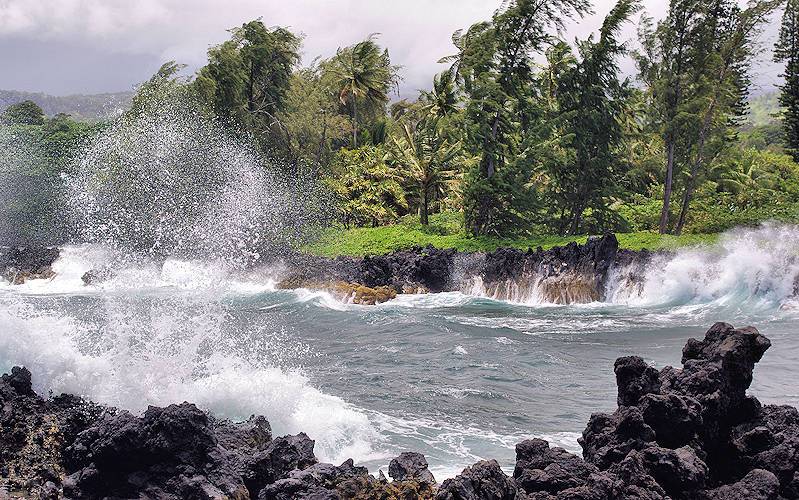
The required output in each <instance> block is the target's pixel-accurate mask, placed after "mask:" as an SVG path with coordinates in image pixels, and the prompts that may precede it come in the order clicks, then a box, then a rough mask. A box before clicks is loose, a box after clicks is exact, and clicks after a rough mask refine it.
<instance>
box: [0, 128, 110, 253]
mask: <svg viewBox="0 0 799 500" xmlns="http://www.w3.org/2000/svg"><path fill="white" fill-rule="evenodd" d="M99 128H100V126H96V125H95V126H92V125H90V124H86V123H79V122H75V121H72V120H70V119H68V118H65V117H63V116H61V117H58V118H54V119H51V120H44V121H43V122H42V123H41V124H39V125H6V124H0V200H2V203H0V235H1V236H2V238H0V240H1V241H0V244H12V245H26V244H58V243H62V242H64V241H65V240H67V239H68V238H69V237H71V236H73V229H74V228H72V227H71V225H70V224H69V220H68V218H67V217H66V216H65V215H66V214H65V201H66V200H65V199H64V193H63V186H62V175H63V174H65V173H68V172H69V171H70V168H71V166H72V156H73V154H74V153H75V152H76V151H77V150H78V148H80V147H81V146H82V145H83V144H84V143H85V142H86V141H87V140H88V138H89V137H91V136H92V135H93V134H95V133H96V132H97V131H98V130H99Z"/></svg>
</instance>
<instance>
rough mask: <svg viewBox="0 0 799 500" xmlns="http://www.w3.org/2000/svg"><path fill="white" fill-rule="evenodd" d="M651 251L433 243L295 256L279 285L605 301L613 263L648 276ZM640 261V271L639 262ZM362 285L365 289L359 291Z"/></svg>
mask: <svg viewBox="0 0 799 500" xmlns="http://www.w3.org/2000/svg"><path fill="white" fill-rule="evenodd" d="M652 255H653V254H652V253H651V252H648V251H646V250H644V251H642V252H634V251H630V250H621V251H620V250H619V243H618V241H617V240H616V237H615V236H614V235H612V234H607V235H605V236H602V237H591V238H589V239H588V241H586V243H585V244H584V245H578V244H577V243H569V244H568V245H565V246H560V247H553V248H551V249H549V250H546V251H545V250H543V249H541V248H540V247H539V248H538V249H537V250H535V251H534V250H532V249H529V250H526V251H525V250H520V249H518V248H500V249H498V250H496V251H494V252H458V251H457V250H455V249H449V250H439V249H437V248H434V247H432V246H428V247H425V248H422V247H414V248H412V249H410V250H403V251H398V252H393V253H389V254H385V255H374V256H369V255H367V256H366V257H363V258H356V257H345V256H340V257H337V258H335V259H329V258H322V257H313V256H308V255H302V256H300V255H295V256H293V257H291V258H288V259H287V260H286V262H285V265H286V272H285V274H284V278H283V280H282V281H281V282H280V283H279V285H278V287H279V288H311V289H321V290H326V291H328V292H330V293H332V294H334V295H335V296H337V297H339V298H342V299H344V300H347V301H350V302H355V303H359V304H373V303H380V302H383V301H385V300H389V299H391V298H393V296H392V295H391V294H390V293H387V292H388V291H389V290H393V292H394V294H398V293H427V292H430V293H436V292H444V291H454V290H462V291H473V290H474V289H475V288H478V289H479V291H480V293H485V294H487V295H489V296H492V297H494V298H497V299H509V300H514V299H522V298H525V297H529V296H531V295H534V294H535V295H537V296H539V297H541V298H542V299H543V300H546V301H548V302H553V303H559V304H565V303H573V302H592V301H598V300H603V299H604V298H605V292H606V289H607V282H608V278H609V274H610V270H611V268H612V267H614V266H615V267H621V268H624V269H625V270H627V271H626V274H625V275H624V276H623V278H624V279H625V280H629V281H630V283H631V284H635V283H637V282H642V281H643V278H642V276H643V269H644V268H645V267H646V265H647V264H648V263H649V261H650V259H651V256H652ZM638 267H640V268H641V270H640V272H635V269H636V268H638ZM358 290H360V291H358Z"/></svg>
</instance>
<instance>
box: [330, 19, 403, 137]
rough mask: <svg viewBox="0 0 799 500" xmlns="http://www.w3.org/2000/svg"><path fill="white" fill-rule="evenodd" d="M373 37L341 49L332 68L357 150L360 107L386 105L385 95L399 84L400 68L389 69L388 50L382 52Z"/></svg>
mask: <svg viewBox="0 0 799 500" xmlns="http://www.w3.org/2000/svg"><path fill="white" fill-rule="evenodd" d="M376 36H377V35H376V34H372V35H370V36H369V38H367V39H366V40H364V41H363V42H360V43H358V44H355V45H353V46H351V47H345V48H341V49H339V50H338V51H337V52H336V56H335V58H334V61H333V65H332V66H331V70H332V71H333V74H334V75H335V82H334V85H335V89H336V90H337V91H338V92H339V99H340V101H341V103H342V104H344V105H348V106H350V108H351V109H352V147H353V148H357V147H358V119H359V118H358V108H359V105H360V106H363V105H370V104H371V105H380V106H384V105H385V103H387V102H388V92H389V90H390V89H391V86H392V85H395V84H396V83H397V81H398V75H397V72H398V71H399V66H392V65H391V59H390V58H389V55H388V49H384V50H381V49H380V46H379V45H377V43H375V38H376Z"/></svg>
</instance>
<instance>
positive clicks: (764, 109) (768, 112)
mask: <svg viewBox="0 0 799 500" xmlns="http://www.w3.org/2000/svg"><path fill="white" fill-rule="evenodd" d="M778 96H779V91H777V90H775V91H773V92H768V93H766V94H762V95H759V96H754V97H751V98H750V99H749V116H748V117H747V122H749V123H750V124H752V125H753V126H755V127H759V126H761V125H768V124H769V123H771V122H773V121H776V120H777V119H776V118H775V117H774V115H775V114H777V113H779V111H780V105H779V103H778V102H777V97H778Z"/></svg>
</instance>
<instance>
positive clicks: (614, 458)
mask: <svg viewBox="0 0 799 500" xmlns="http://www.w3.org/2000/svg"><path fill="white" fill-rule="evenodd" d="M770 345H771V344H770V342H769V340H768V339H767V338H766V337H764V336H763V335H761V334H760V333H759V332H758V331H757V330H755V329H754V328H752V327H747V328H742V329H735V328H734V327H732V326H731V325H729V324H726V323H717V324H715V325H713V327H711V328H710V329H709V330H708V331H707V333H706V335H705V337H704V339H703V340H701V341H700V340H696V339H690V340H689V341H688V343H687V344H686V345H685V348H684V349H683V358H682V365H683V367H682V368H681V369H677V368H673V367H670V366H667V367H665V368H663V369H661V370H656V369H655V368H653V367H651V366H649V365H647V364H646V363H645V362H644V360H643V359H641V358H639V357H636V356H629V357H623V358H619V359H618V360H617V361H616V363H615V366H614V370H615V372H616V381H617V385H618V396H617V403H618V408H617V410H616V411H615V412H613V413H612V414H604V413H596V414H594V415H592V416H591V418H590V420H589V422H588V425H587V427H586V429H585V431H583V434H582V437H581V438H580V440H579V441H580V444H581V445H582V447H583V457H579V456H577V455H574V454H572V453H569V452H567V451H566V450H564V449H562V448H551V447H550V446H549V443H547V442H546V441H544V440H541V439H530V440H527V441H523V442H521V443H519V444H518V445H516V466H515V468H514V471H513V474H512V476H508V475H506V474H505V473H504V472H503V470H502V469H501V467H500V466H499V464H498V463H497V462H496V461H481V462H478V463H476V464H474V465H472V466H470V467H467V468H466V469H464V471H463V472H462V473H461V474H460V475H458V476H456V477H454V478H451V479H447V480H445V481H444V482H443V483H442V484H441V485H440V486H438V485H437V483H436V481H435V478H434V477H433V475H432V474H431V473H430V471H429V470H428V468H427V461H426V460H425V458H424V456H423V455H421V454H419V453H412V452H406V453H402V454H401V455H400V456H398V457H397V458H395V459H394V460H392V461H391V463H390V465H389V475H390V476H391V477H392V478H393V482H389V481H388V480H387V479H386V478H385V477H383V476H382V474H381V475H380V477H379V478H376V477H374V476H372V475H370V474H369V473H368V471H367V470H366V469H365V468H363V467H357V466H355V465H354V463H353V462H352V460H347V461H345V462H344V463H343V464H341V465H339V466H335V465H332V464H325V463H319V462H318V460H317V459H316V457H315V456H314V453H313V448H314V442H313V440H311V439H310V438H309V437H308V436H306V435H305V434H303V433H300V434H297V435H294V436H281V437H276V438H273V436H272V431H271V428H270V426H269V423H268V422H267V421H266V419H265V418H264V417H255V416H253V417H251V418H250V419H249V420H247V421H245V422H240V423H233V422H230V421H218V420H215V419H213V418H212V417H210V416H209V415H207V414H206V413H204V412H203V411H201V410H199V409H198V408H197V407H195V406H194V405H192V404H189V403H183V404H180V405H171V406H168V407H166V408H157V407H150V408H149V409H148V410H147V411H146V412H144V414H143V415H142V416H140V417H139V416H135V415H132V414H130V413H128V412H126V411H120V410H116V409H114V408H106V407H102V406H99V405H95V404H93V403H90V402H87V401H84V400H81V399H80V398H78V397H75V396H70V395H61V396H58V397H54V398H51V399H44V398H42V397H40V396H38V395H37V394H36V393H35V392H34V391H33V390H32V386H31V374H30V372H29V371H28V370H26V369H25V368H19V367H15V368H14V369H13V370H12V372H11V373H10V374H7V375H3V376H2V379H0V496H2V495H3V492H4V491H5V493H9V494H14V495H21V496H29V497H30V496H34V497H38V498H61V497H63V498H89V499H95V498H97V499H99V498H159V499H178V498H198V499H211V498H213V499H222V498H226V499H256V498H257V499H260V500H269V499H275V500H282V499H295V498H304V499H386V500H388V499H400V498H401V499H406V500H410V499H428V498H434V497H435V498H437V499H440V500H456V499H457V500H461V499H496V500H516V499H519V500H522V499H535V500H556V499H564V500H565V499H596V500H601V499H619V500H621V499H640V500H655V499H667V498H670V499H710V500H715V499H746V500H760V499H762V500H766V499H777V500H778V499H795V498H799V412H797V410H796V408H792V407H789V406H771V405H769V406H762V405H761V404H760V403H759V402H758V401H757V399H755V398H754V397H752V396H749V395H747V394H746V390H747V389H748V387H749V385H750V384H751V382H752V372H753V369H754V366H755V363H757V362H758V361H759V360H760V358H761V357H762V356H763V353H764V352H765V351H766V350H767V349H768V348H769V347H770Z"/></svg>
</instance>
